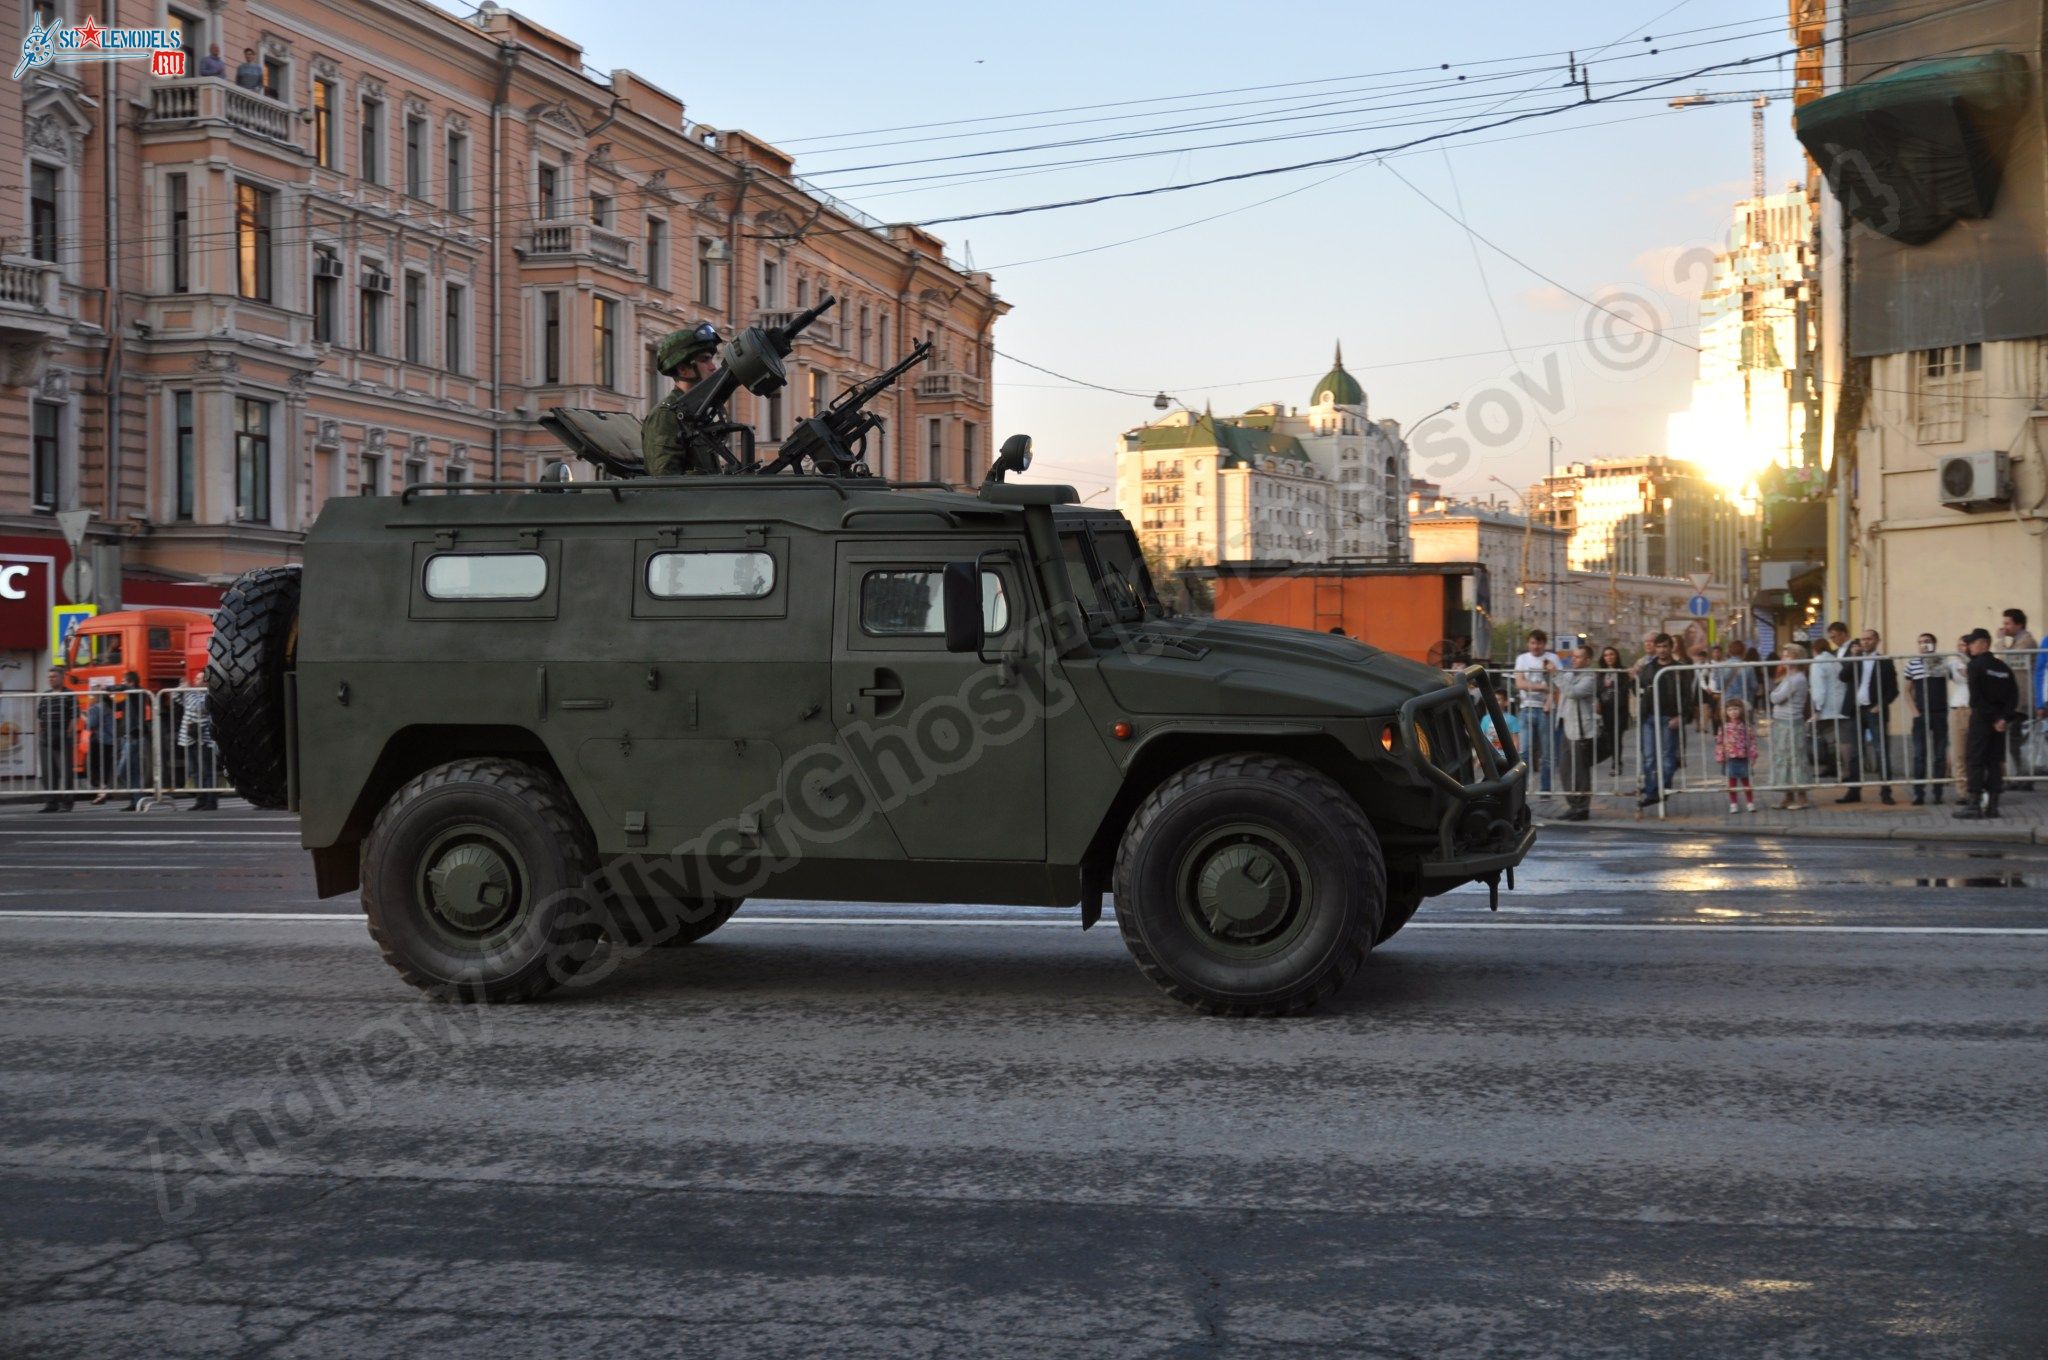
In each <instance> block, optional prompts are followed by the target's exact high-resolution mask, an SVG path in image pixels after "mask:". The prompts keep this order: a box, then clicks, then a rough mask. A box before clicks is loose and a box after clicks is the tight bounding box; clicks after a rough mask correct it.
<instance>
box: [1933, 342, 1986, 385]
mask: <svg viewBox="0 0 2048 1360" xmlns="http://www.w3.org/2000/svg"><path fill="white" fill-rule="evenodd" d="M1919 359H1920V376H1922V377H1924V378H1954V377H1959V376H1961V375H1962V374H1965V373H1981V372H1983V370H1984V346H1982V345H1979V344H1969V345H1949V346H1946V347H1945V348H1942V349H1923V350H1921V351H1920V354H1919Z"/></svg>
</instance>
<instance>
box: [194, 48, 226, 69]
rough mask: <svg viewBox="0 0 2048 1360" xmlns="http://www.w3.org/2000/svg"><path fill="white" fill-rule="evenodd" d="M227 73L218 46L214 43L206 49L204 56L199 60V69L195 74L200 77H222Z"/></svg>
mask: <svg viewBox="0 0 2048 1360" xmlns="http://www.w3.org/2000/svg"><path fill="white" fill-rule="evenodd" d="M227 73H228V64H227V62H226V61H225V60H224V59H222V57H221V54H220V44H219V43H215V44H213V45H212V46H211V47H209V48H207V49H206V55H205V56H203V57H201V58H200V59H199V69H198V71H197V72H195V74H197V75H202V76H224V75H226V74H227Z"/></svg>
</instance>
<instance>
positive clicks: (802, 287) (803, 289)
mask: <svg viewBox="0 0 2048 1360" xmlns="http://www.w3.org/2000/svg"><path fill="white" fill-rule="evenodd" d="M810 305H811V281H810V280H809V279H806V278H801V277H800V278H798V279H797V281H796V309H797V310H798V311H800V312H801V311H803V310H804V309H805V308H806V307H809V306H810Z"/></svg>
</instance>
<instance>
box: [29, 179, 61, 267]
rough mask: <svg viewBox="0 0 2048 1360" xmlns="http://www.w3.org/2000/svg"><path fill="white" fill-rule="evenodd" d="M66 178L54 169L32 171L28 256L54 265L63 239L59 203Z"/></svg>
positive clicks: (30, 180)
mask: <svg viewBox="0 0 2048 1360" xmlns="http://www.w3.org/2000/svg"><path fill="white" fill-rule="evenodd" d="M62 175H63V172H62V171H60V170H58V169H57V168H56V167H55V166H52V165H31V166H30V167H29V171H28V253H29V254H30V255H31V256H33V257H35V258H36V259H38V260H49V261H52V262H53V263H54V262H55V260H56V258H57V242H58V240H59V238H60V237H61V236H62V235H63V232H62V231H61V229H60V227H59V222H60V213H59V208H58V201H57V191H58V188H59V185H60V184H61V182H62Z"/></svg>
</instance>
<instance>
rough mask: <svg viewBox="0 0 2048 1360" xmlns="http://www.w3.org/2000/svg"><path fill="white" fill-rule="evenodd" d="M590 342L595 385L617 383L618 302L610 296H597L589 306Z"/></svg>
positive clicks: (613, 386) (616, 384)
mask: <svg viewBox="0 0 2048 1360" xmlns="http://www.w3.org/2000/svg"><path fill="white" fill-rule="evenodd" d="M590 319H591V335H590V343H591V348H592V351H593V352H594V354H595V356H596V364H597V385H598V386H599V387H610V388H616V387H618V385H619V304H618V303H617V302H615V301H613V300H612V299H611V298H602V297H601V298H597V299H595V300H594V301H593V303H592V306H591V318H590Z"/></svg>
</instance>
